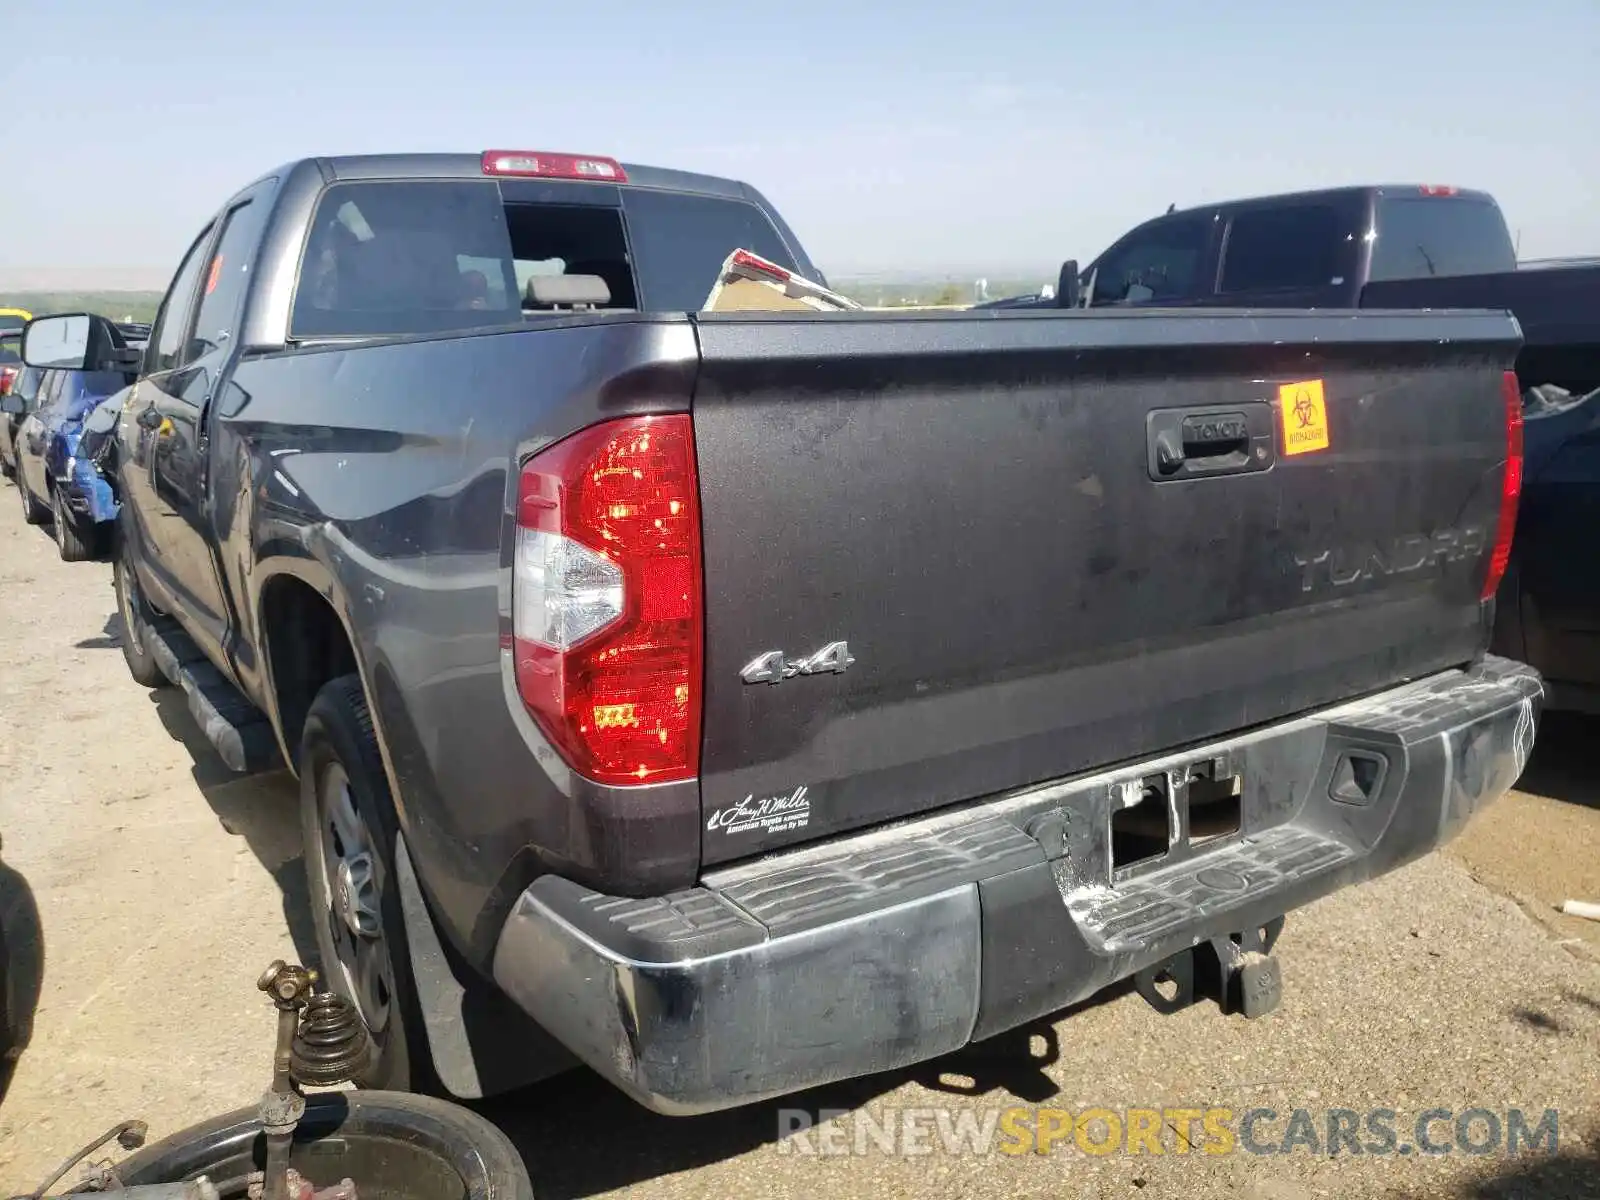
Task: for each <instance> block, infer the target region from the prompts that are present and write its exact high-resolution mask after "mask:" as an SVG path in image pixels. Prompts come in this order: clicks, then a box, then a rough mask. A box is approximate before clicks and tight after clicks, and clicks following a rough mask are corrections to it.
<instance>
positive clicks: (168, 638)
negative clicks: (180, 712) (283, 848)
mask: <svg viewBox="0 0 1600 1200" xmlns="http://www.w3.org/2000/svg"><path fill="white" fill-rule="evenodd" d="M145 636H146V640H147V641H148V642H149V643H150V657H152V658H153V659H155V661H156V665H157V666H158V667H160V668H161V673H162V674H163V675H165V676H166V677H167V678H168V679H169V680H171V681H172V683H173V684H174V685H175V686H177V687H180V688H182V689H183V692H184V695H185V696H187V697H188V700H189V713H190V715H191V716H193V717H194V719H195V723H196V724H198V725H199V726H200V730H201V732H202V733H204V734H205V735H206V740H207V741H208V742H210V743H211V744H212V746H214V747H215V748H216V751H217V756H218V757H219V758H221V759H222V761H223V762H224V763H225V764H226V765H227V766H228V768H229V769H230V770H233V771H238V772H239V773H240V774H254V773H255V772H257V771H270V770H273V769H274V768H277V767H280V766H282V765H283V759H282V756H281V755H279V753H278V738H277V735H276V734H275V733H274V732H273V729H272V724H271V723H270V722H269V721H268V720H267V718H266V716H265V714H263V713H262V711H261V710H260V709H259V708H257V707H256V706H255V705H253V704H251V703H250V701H248V700H246V699H245V697H244V695H243V694H242V693H241V692H240V691H239V689H238V688H236V687H234V686H233V684H232V683H231V682H229V681H228V679H227V678H226V677H225V676H224V675H223V674H222V672H221V671H219V670H217V668H216V667H214V666H212V665H211V662H210V660H208V659H207V658H206V656H205V655H204V654H203V653H202V652H201V650H200V648H199V647H198V646H196V645H195V644H194V640H193V639H192V638H190V636H189V635H188V634H187V633H185V632H184V631H183V628H182V627H181V626H180V625H179V624H178V623H177V622H176V621H174V620H172V619H171V618H170V617H167V618H158V619H157V620H156V621H154V622H153V623H152V624H151V626H150V628H148V629H147V630H146V631H145Z"/></svg>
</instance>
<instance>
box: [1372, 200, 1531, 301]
mask: <svg viewBox="0 0 1600 1200" xmlns="http://www.w3.org/2000/svg"><path fill="white" fill-rule="evenodd" d="M1516 269H1517V253H1516V247H1515V245H1514V243H1513V242H1512V240H1511V234H1510V232H1509V231H1508V230H1507V229H1506V221H1505V217H1504V216H1503V215H1502V214H1501V212H1500V209H1499V206H1497V205H1496V204H1495V203H1494V201H1492V200H1490V199H1489V198H1487V197H1478V196H1425V195H1416V196H1395V195H1388V196H1383V197H1381V198H1380V199H1379V200H1378V205H1377V213H1376V219H1375V221H1374V229H1373V244H1372V266H1371V268H1370V270H1369V273H1368V278H1369V279H1370V280H1371V281H1372V282H1373V283H1379V282H1382V281H1385V280H1393V279H1426V278H1429V277H1430V276H1444V275H1490V274H1494V273H1496V272H1500V271H1515V270H1516Z"/></svg>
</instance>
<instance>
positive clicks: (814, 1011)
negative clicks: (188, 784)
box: [25, 152, 1542, 1113]
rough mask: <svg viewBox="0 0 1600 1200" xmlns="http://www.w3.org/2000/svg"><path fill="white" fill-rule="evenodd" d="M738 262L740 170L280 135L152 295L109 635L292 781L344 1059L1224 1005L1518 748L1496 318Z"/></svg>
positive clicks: (468, 1083)
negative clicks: (1104, 991)
mask: <svg viewBox="0 0 1600 1200" xmlns="http://www.w3.org/2000/svg"><path fill="white" fill-rule="evenodd" d="M740 248H742V249H746V250H749V251H752V252H754V253H755V254H757V255H759V256H761V257H762V258H764V259H766V260H769V261H770V262H772V263H773V264H775V267H774V268H773V269H774V270H776V271H779V272H782V271H794V272H798V273H800V274H803V275H807V276H809V277H811V278H818V276H817V273H816V271H815V270H814V268H813V267H812V266H811V264H810V263H809V262H808V260H807V259H806V257H805V255H804V252H803V251H802V250H801V248H800V246H799V244H798V243H797V241H796V240H795V238H794V236H793V235H792V233H791V232H790V231H789V230H788V228H787V227H786V226H785V224H784V223H783V222H782V220H781V219H780V218H779V217H778V216H777V214H776V213H775V212H773V210H772V209H771V208H770V207H769V206H768V205H767V204H766V203H765V201H763V200H762V198H761V197H760V195H759V194H757V193H755V192H754V191H752V190H751V189H749V188H748V187H745V186H744V185H741V184H737V183H731V182H727V181H723V180H716V179H710V178H705V177H701V176H692V175H686V174H681V173H677V172H671V171H662V170H654V169H649V168H643V167H634V166H624V165H622V164H620V163H616V162H614V161H612V160H609V159H601V158H592V157H590V158H574V157H571V156H561V155H544V154H537V153H522V152H490V153H488V154H485V155H483V156H481V157H480V156H477V155H459V156H418V157H373V158H340V159H316V160H307V161H302V162H299V163H295V164H291V165H289V166H286V167H284V168H282V169H281V170H279V171H276V172H273V173H272V174H270V175H268V176H266V177H264V178H263V179H261V180H259V181H258V182H256V183H255V184H252V185H251V186H250V187H248V188H246V189H245V190H244V191H242V192H240V193H239V194H238V195H236V196H235V197H234V198H232V199H231V200H229V201H228V203H227V204H226V205H225V206H223V208H222V209H221V210H220V211H219V212H218V213H217V214H216V216H215V217H214V219H213V220H212V221H210V222H209V223H208V224H207V226H206V228H205V230H204V231H203V232H202V233H201V234H200V235H199V236H198V237H197V238H196V240H195V241H194V243H193V245H192V246H191V247H190V249H189V251H188V253H187V254H186V255H185V257H184V260H183V263H182V266H181V267H180V268H179V270H178V272H177V275H176V277H175V281H174V283H173V285H172V287H171V289H170V291H169V292H168V295H167V297H166V299H165V301H164V302H163V305H162V308H161V312H160V316H159V317H158V319H157V321H156V324H155V328H154V329H153V331H152V333H151V338H150V342H149V346H148V348H147V350H146V352H145V356H144V360H143V363H142V366H141V367H140V369H139V373H138V379H137V382H136V383H135V384H134V385H133V388H132V391H131V392H130V393H129V395H128V397H127V399H126V400H125V402H124V404H123V406H122V410H121V418H120V424H119V427H118V432H117V440H116V443H115V456H114V462H113V463H112V464H111V469H113V470H114V471H115V474H116V476H117V478H118V481H119V493H120V495H121V498H122V501H123V504H122V510H121V518H120V520H121V526H120V537H119V545H118V550H117V554H116V556H115V568H114V581H115V585H116V591H117V596H118V603H119V606H120V609H121V613H122V619H123V621H124V622H125V624H126V627H127V630H128V636H127V637H126V638H125V639H124V651H125V655H126V657H127V660H128V665H129V667H130V669H131V671H132V672H133V674H134V676H135V677H136V678H137V679H138V680H140V681H141V682H142V683H144V684H147V685H149V686H159V685H161V684H163V683H165V682H167V681H169V680H170V681H172V682H175V683H177V684H180V685H181V686H182V687H183V688H184V689H185V690H186V692H187V693H188V697H189V702H190V707H191V710H192V711H193V712H194V713H195V715H196V716H197V718H199V720H200V721H201V723H202V725H203V726H204V727H205V729H206V731H207V734H208V736H209V737H210V738H211V740H212V741H213V742H214V744H215V745H216V746H217V748H218V750H219V751H220V753H221V754H222V756H223V757H224V759H225V760H227V761H228V762H229V763H230V764H232V765H234V766H235V767H236V768H238V769H246V770H248V769H253V768H255V767H258V766H264V765H266V764H268V763H270V762H272V761H274V760H275V759H276V758H277V757H279V756H281V757H282V758H283V759H284V760H286V761H287V763H288V765H289V766H290V767H291V768H292V769H293V770H295V771H296V773H297V774H298V776H299V779H300V783H301V800H302V812H303V818H304V834H305V859H306V864H307V871H308V876H309V885H310V895H311V897H312V903H313V906H314V907H315V908H316V916H317V932H318V939H319V946H320V948H321V956H322V959H323V965H324V968H325V972H326V977H327V979H328V980H329V981H330V982H331V983H332V985H333V986H334V987H336V988H338V989H339V990H341V991H343V992H345V993H346V994H348V995H350V996H351V998H352V999H353V1000H354V1001H355V1002H356V1004H357V1006H358V1007H359V1008H360V1010H361V1012H362V1014H363V1017H364V1019H365V1020H366V1022H367V1024H368V1025H369V1027H370V1028H371V1030H372V1031H373V1034H374V1040H375V1042H376V1045H377V1046H378V1047H379V1055H378V1058H377V1060H376V1061H375V1062H374V1064H373V1065H372V1068H371V1070H370V1071H369V1072H368V1073H367V1074H366V1076H365V1077H364V1080H363V1081H364V1082H365V1083H367V1084H369V1085H377V1086H389V1087H413V1088H432V1087H443V1088H444V1089H445V1090H447V1091H448V1092H450V1093H452V1094H454V1095H457V1096H462V1097H470V1096H476V1095H481V1094H487V1093H488V1092H491V1091H495V1090H499V1089H501V1088H504V1087H507V1086H510V1085H512V1084H515V1083H519V1082H523V1081H526V1080H528V1079H531V1078H534V1077H537V1076H538V1075H540V1074H548V1073H550V1072H551V1071H553V1070H556V1069H559V1068H560V1067H561V1066H563V1065H566V1064H568V1063H570V1062H571V1056H576V1058H577V1059H579V1060H581V1061H583V1062H585V1063H587V1064H588V1065H589V1066H590V1067H592V1068H593V1069H595V1070H596V1071H598V1072H599V1073H601V1074H602V1075H604V1076H605V1077H606V1078H608V1079H610V1080H611V1081H612V1082H614V1083H615V1084H617V1085H618V1086H619V1087H621V1088H623V1089H624V1090H626V1091H627V1092H628V1093H629V1094H630V1095H632V1096H634V1097H635V1098H636V1099H638V1100H639V1101H640V1102H641V1103H644V1104H646V1105H649V1106H650V1107H652V1108H655V1109H657V1110H659V1111H663V1112H671V1113H690V1112H699V1111H705V1110H710V1109H716V1108H721V1107H725V1106H729V1105H734V1104H738V1103H741V1102H746V1101H751V1100H755V1099H758V1098H761V1097H767V1096H774V1095H779V1094H783V1093H787V1092H791V1091H795V1090H798V1089H801V1088H805V1087H808V1086H811V1085H814V1084H820V1083H823V1082H826V1081H829V1080H835V1079H840V1078H844V1077H847V1076H852V1075H860V1074H866V1073H869V1072H874V1071H881V1070H886V1069H890V1068H894V1067H898V1066H903V1065H906V1064H910V1063H913V1062H917V1061H921V1060H924V1059H928V1058H932V1057H935V1056H937V1055H940V1054H942V1053H945V1052H948V1051H951V1050H954V1049H957V1048H958V1047H960V1046H962V1045H964V1044H966V1043H967V1042H969V1041H971V1040H974V1039H978V1038H983V1037H987V1036H990V1035H992V1034H995V1033H998V1032H1001V1031H1003V1030H1006V1029H1010V1028H1014V1027H1016V1026H1018V1025H1021V1024H1023V1023H1025V1022H1027V1021H1029V1020H1032V1019H1034V1018H1037V1017H1040V1016H1043V1015H1045V1014H1048V1013H1051V1012H1054V1011H1057V1010H1059V1009H1061V1008H1063V1007H1065V1006H1066V1005H1068V1004H1070V1003H1072V1002H1074V1001H1076V1000H1079V999H1081V998H1083V997H1086V996H1088V995H1090V994H1092V993H1093V992H1095V991H1098V990H1100V989H1101V988H1103V987H1105V986H1107V985H1108V984H1111V983H1113V982H1115V981H1117V980H1119V979H1124V978H1128V977H1133V978H1135V979H1136V980H1137V981H1138V985H1139V987H1140V988H1141V990H1142V991H1145V993H1146V994H1147V995H1150V996H1153V997H1154V996H1158V995H1162V993H1160V992H1158V991H1157V990H1156V986H1155V985H1156V981H1157V979H1158V977H1163V976H1166V977H1170V978H1172V979H1174V980H1177V981H1188V980H1192V979H1194V978H1196V977H1197V974H1198V977H1200V978H1203V979H1212V978H1213V976H1214V982H1215V992H1214V994H1215V995H1216V996H1217V997H1218V998H1219V999H1221V1000H1223V1002H1224V1003H1225V1004H1226V1005H1227V1006H1229V1007H1236V1008H1241V1009H1243V1011H1245V1012H1246V1014H1247V1015H1253V1014H1255V1013H1258V1012H1260V1011H1262V1010H1263V1009H1265V1008H1267V1007H1270V1005H1271V1004H1272V1003H1273V1002H1275V997H1276V996H1277V994H1278V976H1277V974H1276V960H1275V959H1272V958H1270V957H1269V956H1268V955H1267V952H1268V951H1270V950H1271V948H1272V943H1273V940H1274V939H1275V937H1276V932H1277V930H1278V928H1280V918H1281V917H1282V916H1283V914H1285V913H1286V912H1288V911H1289V910H1291V909H1293V908H1295V907H1298V906H1300V905H1303V904H1305V903H1307V902H1309V901H1311V900H1313V899H1315V898H1316V897H1318V896H1321V895H1324V894H1326V893H1328V892H1331V891H1333V890H1335V889H1337V888H1340V887H1343V886H1346V885H1349V884H1352V883H1356V882H1358V881H1360V880H1363V879H1366V878H1368V877H1371V876H1373V875H1375V874H1378V873H1380V872H1383V871H1386V870H1388V869H1390V868H1393V867H1395V866H1398V865H1400V864H1402V863H1404V862H1406V861H1408V860H1410V859H1412V858H1414V857H1416V856H1418V855H1420V854H1423V853H1425V852H1427V851H1429V850H1430V849H1432V848H1433V847H1435V846H1437V845H1438V844H1440V843H1441V842H1442V841H1444V840H1446V839H1448V838H1449V837H1451V836H1453V835H1454V834H1455V833H1456V832H1457V831H1458V830H1459V829H1460V828H1461V827H1462V825H1463V823H1464V822H1465V821H1466V820H1467V819H1468V818H1469V817H1470V816H1471V815H1472V814H1473V813H1474V812H1475V811H1476V810H1478V809H1479V808H1480V807H1481V806H1483V805H1484V804H1487V803H1488V802H1490V801H1492V800H1493V799H1494V798H1495V797H1497V796H1498V795H1499V794H1501V793H1502V792H1503V791H1505V790H1506V789H1507V788H1508V787H1509V786H1510V785H1511V784H1512V783H1513V782H1514V781H1515V779H1516V777H1517V776H1518V774H1519V773H1520V772H1521V770H1522V767H1523V765H1524V763H1525V762H1526V759H1527V755H1528V753H1529V751H1530V749H1531V746H1532V742H1533V736H1534V731H1535V727H1536V722H1537V718H1538V713H1539V708H1540V703H1541V697H1542V687H1541V683H1540V680H1539V677H1538V675H1537V673H1536V672H1534V671H1533V670H1531V669H1529V668H1527V667H1525V666H1522V665H1520V664H1515V663H1511V662H1508V661H1506V660H1504V659H1501V658H1496V657H1493V656H1491V655H1489V654H1487V653H1486V649H1487V645H1488V638H1489V630H1490V624H1491V621H1492V613H1493V606H1494V601H1493V596H1494V592H1495V588H1496V585H1497V584H1498V582H1499V578H1500V575H1501V572H1502V571H1503V570H1504V568H1505V564H1506V561H1507V557H1508V554H1509V550H1510V544H1511V537H1512V523H1513V519H1514V513H1515V510H1516V504H1517V495H1518V482H1519V480H1520V478H1521V474H1520V464H1521V429H1522V412H1521V405H1520V403H1519V400H1518V395H1517V390H1516V386H1515V379H1514V378H1513V377H1512V376H1511V375H1510V368H1511V365H1512V363H1513V361H1514V360H1515V357H1516V354H1517V351H1518V349H1519V346H1520V339H1519V336H1518V332H1517V329H1516V325H1515V323H1514V322H1513V321H1512V320H1510V319H1509V318H1508V317H1506V316H1504V315H1503V314H1495V313H1452V314H1436V313H1410V314H1381V315H1362V314H1338V313H1333V314H1311V313H1279V314H1268V315H1262V314H1259V313H1258V314H1244V313H1235V312H1226V311H1208V312H1196V311H1191V312H1120V311H1096V312H1088V313H1064V312H1041V313H1015V314H1007V313H970V312H969V313H916V314H910V315H899V316H895V315H889V314H882V313H842V314H821V313H808V314H794V313H781V314H780V313H707V312H704V311H700V310H701V308H702V306H703V301H704V299H705V297H706V295H707V292H708V290H709V289H710V287H711V285H712V283H713V282H714V281H715V280H716V278H717V277H718V273H719V271H720V269H721V265H722V263H723V261H724V259H725V258H727V256H728V255H729V254H730V252H732V251H734V250H736V249H740ZM74 322H76V323H74ZM95 329H96V326H95V324H94V322H93V321H92V320H90V319H89V318H85V317H80V318H71V317H56V318H50V319H48V320H46V321H40V322H36V323H34V324H33V325H32V326H30V328H29V331H28V336H27V343H28V344H27V347H26V350H25V357H27V358H28V360H29V361H30V362H32V361H34V360H35V359H36V358H41V359H48V360H49V361H52V362H54V363H56V364H57V365H61V364H70V363H76V364H78V365H80V366H81V365H84V364H85V363H86V362H88V361H90V360H92V359H94V358H95V356H96V353H97V351H96V350H95V343H96V340H97V337H96V333H95ZM99 340H100V341H104V338H100V339H99ZM52 345H53V346H55V347H56V349H55V350H50V349H49V347H50V346H52ZM36 346H37V353H36V352H35V347H36ZM1442 447H1443V449H1441V448H1442ZM1197 960H1203V962H1204V963H1205V964H1209V965H1208V966H1207V968H1206V969H1205V970H1200V971H1198V972H1197V967H1198V965H1199V963H1198V962H1197ZM1213 968H1214V971H1213ZM1193 995H1194V992H1193V990H1192V989H1191V988H1188V987H1187V986H1186V985H1184V984H1181V983H1180V986H1179V992H1178V996H1177V997H1176V998H1175V999H1174V1000H1172V1001H1171V1003H1183V1002H1186V1001H1187V1000H1190V999H1192V998H1193Z"/></svg>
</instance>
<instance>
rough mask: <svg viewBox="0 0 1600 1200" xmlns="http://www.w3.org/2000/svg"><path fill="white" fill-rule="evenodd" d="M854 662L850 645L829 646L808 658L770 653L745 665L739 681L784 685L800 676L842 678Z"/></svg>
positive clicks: (830, 644) (840, 643)
mask: <svg viewBox="0 0 1600 1200" xmlns="http://www.w3.org/2000/svg"><path fill="white" fill-rule="evenodd" d="M853 662H855V659H853V658H851V657H850V644H849V643H848V642H829V643H828V644H827V645H826V646H824V647H823V648H822V649H821V650H818V651H817V652H816V653H815V654H810V655H807V656H806V657H804V658H790V657H788V656H787V655H786V654H784V652H783V651H782V650H768V651H767V652H766V653H765V654H758V655H756V656H755V657H754V658H752V659H751V660H750V661H749V662H747V663H745V665H744V670H742V671H740V672H739V678H740V679H742V680H744V681H745V682H746V683H782V682H783V681H784V680H785V679H793V678H794V677H795V676H796V675H821V674H823V673H824V672H828V671H831V672H833V673H834V674H836V675H842V674H844V671H845V668H846V667H848V666H849V665H850V664H851V663H853Z"/></svg>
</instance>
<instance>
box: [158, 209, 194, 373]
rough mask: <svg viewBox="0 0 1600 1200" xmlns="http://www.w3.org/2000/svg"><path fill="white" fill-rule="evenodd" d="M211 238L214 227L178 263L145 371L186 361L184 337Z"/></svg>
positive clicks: (159, 316) (159, 369)
mask: <svg viewBox="0 0 1600 1200" xmlns="http://www.w3.org/2000/svg"><path fill="white" fill-rule="evenodd" d="M210 240H211V228H210V226H207V227H206V231H205V232H204V233H202V234H201V235H200V236H199V237H198V238H196V239H195V241H194V244H193V245H191V246H190V247H189V253H188V254H187V255H185V256H184V259H183V263H182V265H181V266H179V267H178V274H177V275H176V276H175V277H174V278H173V280H172V286H171V287H170V288H168V289H167V295H166V299H164V300H162V302H161V312H160V314H159V315H158V316H157V317H156V326H155V328H154V329H152V330H151V331H150V349H149V352H148V354H147V355H146V357H145V367H144V369H145V371H146V372H150V371H170V370H173V369H174V368H176V367H181V366H182V365H183V343H184V337H185V335H186V334H187V333H188V330H189V316H190V314H191V313H193V312H194V292H195V284H196V283H198V282H199V280H200V265H201V263H202V261H203V258H202V255H203V253H204V251H205V248H206V244H207V243H208V242H210Z"/></svg>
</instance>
